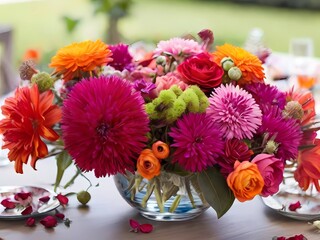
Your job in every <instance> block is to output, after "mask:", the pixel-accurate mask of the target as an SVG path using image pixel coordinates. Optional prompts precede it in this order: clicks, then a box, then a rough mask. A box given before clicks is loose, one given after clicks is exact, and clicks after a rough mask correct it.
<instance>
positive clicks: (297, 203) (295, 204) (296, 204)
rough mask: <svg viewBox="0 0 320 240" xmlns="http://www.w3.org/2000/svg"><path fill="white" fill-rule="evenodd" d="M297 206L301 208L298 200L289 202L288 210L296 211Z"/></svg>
mask: <svg viewBox="0 0 320 240" xmlns="http://www.w3.org/2000/svg"><path fill="white" fill-rule="evenodd" d="M298 208H301V203H300V201H298V202H296V203H291V204H290V205H289V210H290V211H296V210H297V209H298Z"/></svg>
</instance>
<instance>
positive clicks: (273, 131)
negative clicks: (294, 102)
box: [258, 107, 302, 160]
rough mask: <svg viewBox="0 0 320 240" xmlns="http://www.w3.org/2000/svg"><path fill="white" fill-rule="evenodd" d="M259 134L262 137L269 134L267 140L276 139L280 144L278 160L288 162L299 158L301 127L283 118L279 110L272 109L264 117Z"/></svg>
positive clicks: (277, 152) (291, 120) (293, 121)
mask: <svg viewBox="0 0 320 240" xmlns="http://www.w3.org/2000/svg"><path fill="white" fill-rule="evenodd" d="M258 134H260V135H261V136H263V135H266V134H268V136H269V137H268V139H266V140H269V139H274V141H275V142H276V143H277V144H279V147H278V150H277V151H276V152H275V156H276V157H277V158H281V159H282V160H288V159H295V158H296V157H297V156H298V147H299V145H300V142H301V139H302V131H301V128H300V125H299V124H298V122H297V121H296V120H295V119H292V118H288V119H285V118H283V117H282V115H281V110H280V109H279V108H277V107H272V108H270V110H269V111H268V112H267V113H265V114H264V115H263V117H262V125H261V126H260V128H259V129H258Z"/></svg>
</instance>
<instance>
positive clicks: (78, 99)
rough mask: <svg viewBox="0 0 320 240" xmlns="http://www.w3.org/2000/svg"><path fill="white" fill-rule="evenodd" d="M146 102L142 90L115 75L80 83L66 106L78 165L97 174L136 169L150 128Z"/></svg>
mask: <svg viewBox="0 0 320 240" xmlns="http://www.w3.org/2000/svg"><path fill="white" fill-rule="evenodd" d="M143 104H144V101H143V98H142V97H141V95H140V93H139V92H134V91H133V88H132V86H131V84H130V83H129V82H126V81H125V80H122V79H120V78H118V77H115V76H111V77H105V76H101V77H99V78H91V79H89V80H83V81H81V82H79V83H77V84H76V85H75V86H74V88H73V89H72V91H71V92H70V93H69V96H68V98H67V99H66V100H65V101H64V106H63V109H62V111H63V113H62V136H63V140H64V143H65V148H66V150H67V151H68V152H69V153H70V155H71V156H72V157H73V159H74V160H75V163H76V165H78V167H79V168H80V169H81V170H82V171H91V170H94V173H95V175H96V177H102V176H106V175H107V174H108V175H114V174H116V173H125V171H126V170H129V171H134V169H135V160H136V159H137V157H138V156H139V154H140V152H141V151H142V149H143V148H144V147H145V142H146V141H147V137H146V134H147V132H148V131H149V127H148V123H149V121H148V117H147V114H146V112H145V111H144V105H143Z"/></svg>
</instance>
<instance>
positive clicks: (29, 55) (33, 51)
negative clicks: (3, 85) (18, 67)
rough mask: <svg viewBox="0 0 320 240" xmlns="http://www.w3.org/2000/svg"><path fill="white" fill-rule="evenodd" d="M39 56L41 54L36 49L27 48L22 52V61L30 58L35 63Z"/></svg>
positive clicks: (38, 60)
mask: <svg viewBox="0 0 320 240" xmlns="http://www.w3.org/2000/svg"><path fill="white" fill-rule="evenodd" d="M40 58H41V54H40V52H39V51H38V50H37V49H32V48H30V49H27V51H26V52H25V53H24V56H23V61H27V60H32V61H34V62H35V63H39V62H40Z"/></svg>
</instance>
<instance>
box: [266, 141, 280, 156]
mask: <svg viewBox="0 0 320 240" xmlns="http://www.w3.org/2000/svg"><path fill="white" fill-rule="evenodd" d="M278 146H279V144H278V143H276V142H275V141H273V140H269V141H268V142H267V144H266V146H265V148H264V150H263V152H265V153H268V154H274V153H276V152H277V150H278Z"/></svg>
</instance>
